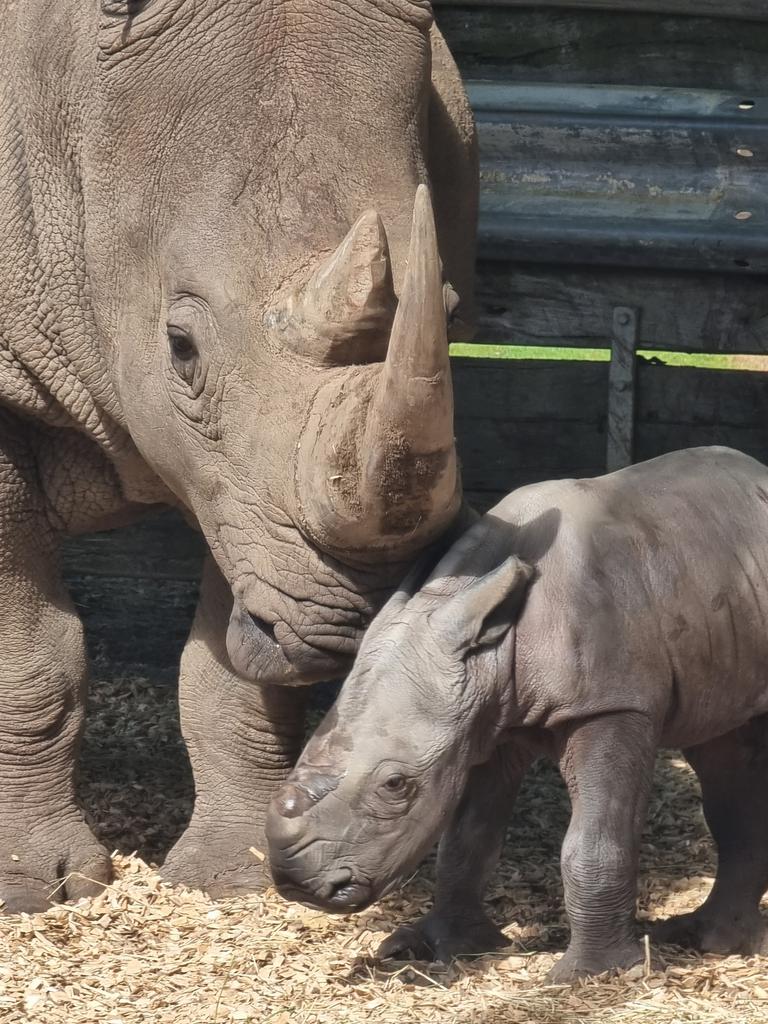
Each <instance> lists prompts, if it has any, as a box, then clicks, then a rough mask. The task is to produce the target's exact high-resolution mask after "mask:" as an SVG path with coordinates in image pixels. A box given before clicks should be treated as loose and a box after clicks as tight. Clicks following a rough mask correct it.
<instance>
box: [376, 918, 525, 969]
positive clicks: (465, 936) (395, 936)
mask: <svg viewBox="0 0 768 1024" xmlns="http://www.w3.org/2000/svg"><path fill="white" fill-rule="evenodd" d="M508 945H509V939H508V938H507V937H506V935H505V934H504V932H502V931H501V929H500V928H497V927H496V925H495V924H494V923H493V922H492V921H491V920H490V919H489V918H487V917H486V916H485V914H481V913H474V914H472V915H471V916H469V915H468V916H462V915H461V914H458V913H457V914H451V915H447V914H444V913H439V912H437V911H432V912H431V913H429V914H425V916H424V917H422V918H421V920H420V921H414V923H413V924H406V925H403V926H402V927H400V928H398V929H397V931H395V932H393V933H392V935H390V936H389V938H388V939H385V940H384V942H382V944H381V945H380V946H379V949H378V951H377V954H376V955H377V956H378V958H379V959H381V960H389V959H392V960H403V959H406V958H413V959H415V960H427V961H435V962H439V963H449V962H450V961H451V960H455V959H456V958H457V957H462V956H482V955H483V954H485V953H493V952H495V951H496V950H499V949H502V948H503V947H504V946H508Z"/></svg>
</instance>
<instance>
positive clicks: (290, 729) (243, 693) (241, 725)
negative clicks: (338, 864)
mask: <svg viewBox="0 0 768 1024" xmlns="http://www.w3.org/2000/svg"><path fill="white" fill-rule="evenodd" d="M231 608H232V596H231V593H230V591H229V588H228V586H227V585H226V583H225V581H224V579H223V578H222V576H221V574H220V573H219V571H218V569H217V568H216V566H215V565H214V563H213V561H212V560H211V559H209V560H208V562H207V563H206V567H205V571H204V574H203V585H202V589H201V594H200V602H199V605H198V610H197V615H196V617H195V621H194V624H193V626H192V632H191V634H190V637H189V640H188V642H187V645H186V647H185V650H184V654H183V656H182V662H181V674H180V680H179V704H180V710H181V729H182V733H183V735H184V740H185V742H186V744H187V750H188V752H189V757H190V761H191V762H192V771H193V774H194V780H195V807H194V811H193V814H192V818H191V820H190V823H189V825H188V827H187V829H186V830H185V832H184V833H183V834H182V836H181V837H180V839H179V841H178V842H177V843H176V845H175V846H174V847H173V849H172V850H171V851H170V853H169V854H168V857H167V859H166V861H165V864H164V866H163V875H164V877H165V878H166V879H167V880H168V881H169V882H173V883H177V884H184V885H188V886H190V887H192V888H198V889H203V890H204V891H206V892H208V893H209V894H210V895H212V896H215V897H223V896H227V895H231V894H234V893H239V892H253V891H258V890H260V889H263V888H264V887H265V886H267V885H269V883H270V879H269V875H268V872H267V863H266V861H265V860H262V859H261V857H260V856H259V854H262V855H263V854H265V853H266V848H267V847H266V841H265V839H264V822H265V819H266V812H267V807H268V806H269V801H270V800H271V799H272V796H273V794H274V793H275V791H276V790H277V789H278V788H279V787H280V786H281V785H282V783H283V782H284V781H285V779H286V778H287V776H288V773H289V772H290V770H291V768H292V767H293V765H294V763H295V761H296V758H297V756H298V754H299V751H300V748H301V743H302V740H303V735H304V712H305V707H306V692H305V690H304V689H293V688H289V687H277V686H259V685H258V684H256V683H252V682H248V681H246V680H243V679H241V678H240V677H239V676H237V675H236V674H235V673H234V672H233V670H232V668H231V667H230V664H229V658H228V656H227V652H226V647H225V637H226V631H227V623H228V619H229V613H230V611H231ZM253 850H256V851H258V853H257V854H254V853H253V852H252V851H253Z"/></svg>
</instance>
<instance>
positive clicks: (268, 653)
mask: <svg viewBox="0 0 768 1024" xmlns="http://www.w3.org/2000/svg"><path fill="white" fill-rule="evenodd" d="M344 632H345V633H346V632H347V631H346V630H345V631H344ZM361 634H362V630H361ZM340 639H342V640H346V639H347V638H346V637H342V638H340ZM327 642H328V647H324V646H320V645H319V644H317V643H315V642H313V643H309V642H306V641H302V639H301V638H300V637H299V636H298V634H297V633H296V632H295V631H294V630H292V629H291V628H290V627H289V626H288V625H287V624H286V623H282V622H276V623H274V624H273V623H270V622H267V621H266V620H264V619H262V618H260V617H259V616H258V615H254V614H252V613H250V612H248V611H247V610H246V608H245V607H244V606H243V605H242V604H241V603H240V602H239V601H235V604H234V607H233V609H232V614H231V616H230V620H229V629H228V630H227V652H228V654H229V658H230V661H231V662H232V667H233V668H234V669H235V671H236V672H237V673H238V675H240V676H243V677H244V678H245V679H250V680H252V681H253V682H257V683H275V684H280V685H283V686H307V685H310V684H312V683H319V682H328V681H331V680H335V679H339V678H341V677H343V676H344V675H346V673H347V672H348V670H349V668H350V665H351V663H352V659H353V657H354V649H353V648H352V649H347V650H344V649H342V650H339V649H338V647H339V641H338V639H337V640H335V641H334V638H333V636H332V633H329V635H328V638H327ZM343 646H344V647H346V648H351V647H352V645H350V644H349V643H344V645H343ZM356 646H357V645H356V643H355V644H354V647H356ZM334 648H336V649H334Z"/></svg>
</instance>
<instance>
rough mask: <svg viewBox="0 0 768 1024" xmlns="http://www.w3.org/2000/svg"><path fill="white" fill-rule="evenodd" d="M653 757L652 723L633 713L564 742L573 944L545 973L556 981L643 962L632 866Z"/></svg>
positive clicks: (583, 728)
mask: <svg viewBox="0 0 768 1024" xmlns="http://www.w3.org/2000/svg"><path fill="white" fill-rule="evenodd" d="M656 750H657V729H656V728H655V726H654V723H653V722H652V721H651V720H650V719H648V718H646V717H645V716H644V715H641V714H638V713H634V712H630V713H621V714H610V715H604V716H601V717H599V718H595V719H592V720H587V721H585V722H582V723H579V724H577V725H576V726H574V727H573V728H572V729H571V730H570V733H569V735H568V736H567V738H566V739H565V742H564V745H563V753H562V756H561V759H560V770H561V772H562V775H563V777H564V779H565V782H566V785H567V786H568V792H569V794H570V797H571V804H572V814H571V823H570V826H569V828H568V832H567V834H566V837H565V842H564V843H563V849H562V858H561V861H562V874H563V885H564V888H565V906H566V910H567V912H568V919H569V922H570V926H571V941H570V945H569V946H568V950H567V952H566V953H565V955H564V956H563V957H562V958H561V959H560V960H559V961H558V963H556V964H555V966H554V967H553V968H552V970H551V972H550V978H551V979H552V980H553V981H555V982H568V981H572V980H573V979H574V978H576V977H579V976H585V975H590V974H602V973H604V972H606V971H615V970H624V969H627V968H629V967H632V966H633V965H634V964H636V963H639V962H640V961H641V960H642V959H643V947H642V945H641V944H640V942H639V940H638V938H637V936H636V933H635V903H636V895H637V862H638V852H639V848H640V837H641V833H642V828H643V823H644V821H645V814H646V809H647V804H648V794H649V792H650V788H651V782H652V778H653V765H654V760H655V757H656Z"/></svg>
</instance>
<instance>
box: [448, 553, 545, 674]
mask: <svg viewBox="0 0 768 1024" xmlns="http://www.w3.org/2000/svg"><path fill="white" fill-rule="evenodd" d="M532 574H533V569H532V568H531V566H529V565H526V564H525V563H524V562H521V561H520V559H519V558H516V557H515V556H514V555H513V556H512V557H510V558H508V559H506V561H504V562H502V563H501V565H500V566H498V568H496V569H494V570H493V571H492V572H489V573H487V574H486V575H485V576H482V577H481V578H480V579H479V580H478V581H477V582H476V583H473V584H472V585H471V586H470V587H468V588H467V589H466V590H462V591H461V592H460V593H458V594H456V595H455V596H454V597H451V598H449V599H448V600H447V601H446V602H445V603H444V604H443V606H442V607H441V608H439V609H438V610H437V611H436V612H434V613H433V614H432V623H433V626H434V627H435V629H436V630H437V631H438V632H439V634H440V635H441V636H445V637H446V639H447V640H448V641H449V642H450V644H451V646H452V648H453V650H455V651H456V652H457V653H460V654H466V653H468V652H469V651H470V650H472V649H473V648H476V647H486V646H490V645H491V644H494V643H496V642H497V641H498V640H500V639H501V638H502V637H503V636H504V634H505V633H506V632H507V631H508V630H509V629H510V628H511V627H512V626H513V625H514V624H515V622H516V621H517V617H518V615H519V613H520V608H521V605H522V602H523V598H524V597H525V593H526V590H527V587H528V582H529V580H530V578H531V576H532Z"/></svg>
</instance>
